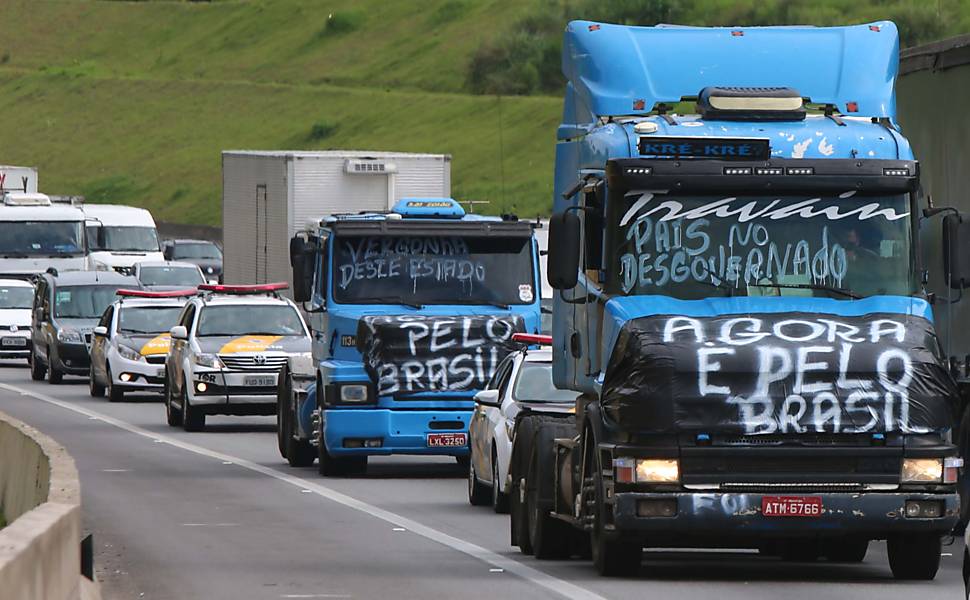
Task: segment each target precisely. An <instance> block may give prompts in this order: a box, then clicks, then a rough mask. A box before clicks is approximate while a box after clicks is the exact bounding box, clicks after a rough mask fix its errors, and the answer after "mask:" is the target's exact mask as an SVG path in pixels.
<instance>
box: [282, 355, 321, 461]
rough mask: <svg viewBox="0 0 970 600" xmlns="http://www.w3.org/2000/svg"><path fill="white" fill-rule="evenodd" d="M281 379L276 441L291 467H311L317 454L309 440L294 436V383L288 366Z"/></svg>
mask: <svg viewBox="0 0 970 600" xmlns="http://www.w3.org/2000/svg"><path fill="white" fill-rule="evenodd" d="M279 379H280V384H279V388H278V390H279V391H278V393H277V396H276V441H277V445H278V446H279V449H280V454H281V455H282V456H283V458H285V459H286V462H287V463H289V465H290V466H291V467H309V466H310V465H312V464H313V461H314V460H315V459H316V457H317V455H316V452H315V451H314V450H313V446H312V445H310V442H309V441H307V440H298V439H296V438H295V437H293V416H294V415H293V413H292V411H291V410H290V404H291V403H290V399H291V394H292V393H293V392H292V390H293V385H292V381H291V380H290V377H289V373H288V372H287V370H286V367H283V370H282V371H281V372H280V375H279Z"/></svg>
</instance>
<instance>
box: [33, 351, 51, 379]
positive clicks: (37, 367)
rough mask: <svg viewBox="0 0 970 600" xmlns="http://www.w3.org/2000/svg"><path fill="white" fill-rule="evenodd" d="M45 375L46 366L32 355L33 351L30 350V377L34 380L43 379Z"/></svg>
mask: <svg viewBox="0 0 970 600" xmlns="http://www.w3.org/2000/svg"><path fill="white" fill-rule="evenodd" d="M46 376H47V368H46V367H45V366H44V365H43V363H41V362H40V360H38V358H37V357H36V356H34V351H33V349H31V351H30V378H31V379H33V380H34V381H43V380H44V377H46Z"/></svg>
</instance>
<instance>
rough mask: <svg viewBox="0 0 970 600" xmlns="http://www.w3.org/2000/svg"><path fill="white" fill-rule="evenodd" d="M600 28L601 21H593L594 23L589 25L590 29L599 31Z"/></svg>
mask: <svg viewBox="0 0 970 600" xmlns="http://www.w3.org/2000/svg"><path fill="white" fill-rule="evenodd" d="M599 29H600V24H599V23H593V24H592V25H590V26H589V30H590V31H599Z"/></svg>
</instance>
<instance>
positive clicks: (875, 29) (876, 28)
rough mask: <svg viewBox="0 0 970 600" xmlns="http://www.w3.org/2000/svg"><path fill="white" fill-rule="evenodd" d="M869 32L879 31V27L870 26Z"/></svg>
mask: <svg viewBox="0 0 970 600" xmlns="http://www.w3.org/2000/svg"><path fill="white" fill-rule="evenodd" d="M869 31H879V26H878V25H870V26H869Z"/></svg>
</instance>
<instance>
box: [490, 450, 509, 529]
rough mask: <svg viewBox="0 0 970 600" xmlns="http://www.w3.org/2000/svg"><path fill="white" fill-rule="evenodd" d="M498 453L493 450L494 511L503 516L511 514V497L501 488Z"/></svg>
mask: <svg viewBox="0 0 970 600" xmlns="http://www.w3.org/2000/svg"><path fill="white" fill-rule="evenodd" d="M499 477H500V475H499V473H498V453H497V452H496V451H495V450H494V449H493V450H492V510H494V511H495V512H497V513H498V514H500V515H502V514H505V513H507V512H509V496H508V494H506V493H505V492H503V491H502V488H501V487H500V486H499Z"/></svg>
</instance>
